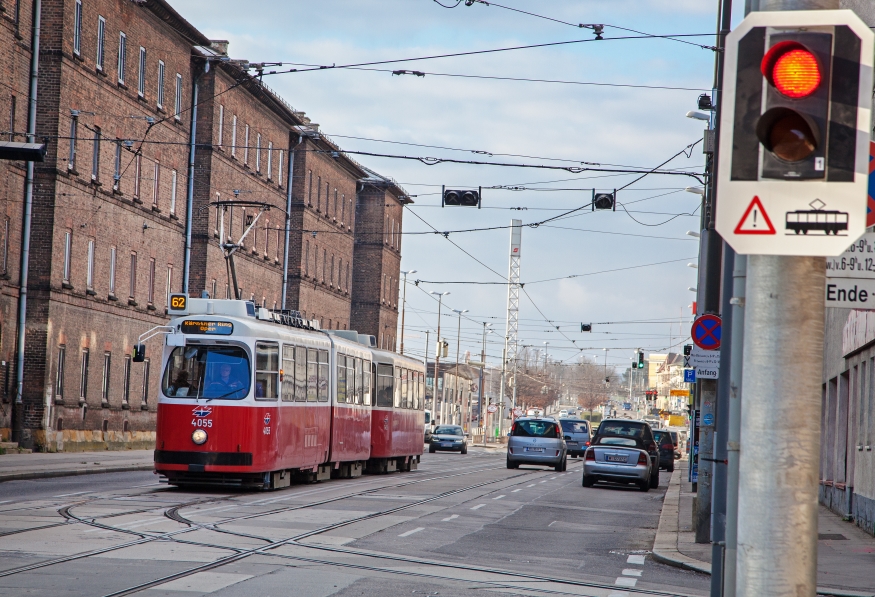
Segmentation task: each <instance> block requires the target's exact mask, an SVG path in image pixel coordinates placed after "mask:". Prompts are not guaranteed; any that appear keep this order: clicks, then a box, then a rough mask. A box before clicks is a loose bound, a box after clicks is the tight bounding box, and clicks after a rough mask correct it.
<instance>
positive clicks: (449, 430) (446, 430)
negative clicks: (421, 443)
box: [434, 426, 462, 435]
mask: <svg viewBox="0 0 875 597" xmlns="http://www.w3.org/2000/svg"><path fill="white" fill-rule="evenodd" d="M434 434H435V435H462V428H461V427H449V426H443V427H438V428H437V429H435V430H434Z"/></svg>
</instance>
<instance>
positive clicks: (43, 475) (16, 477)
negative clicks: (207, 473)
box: [0, 462, 155, 483]
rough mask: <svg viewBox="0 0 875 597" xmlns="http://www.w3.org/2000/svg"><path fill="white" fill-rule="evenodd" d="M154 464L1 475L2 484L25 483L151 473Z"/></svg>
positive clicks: (0, 481)
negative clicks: (141, 472) (38, 480)
mask: <svg viewBox="0 0 875 597" xmlns="http://www.w3.org/2000/svg"><path fill="white" fill-rule="evenodd" d="M154 468H155V465H154V463H151V462H150V463H148V464H128V465H122V466H104V467H101V468H69V469H62V470H50V471H29V472H26V473H0V483H2V482H3V481H24V480H28V479H51V478H53V477H76V476H79V475H97V474H100V473H129V472H133V471H151V470H153V469H154Z"/></svg>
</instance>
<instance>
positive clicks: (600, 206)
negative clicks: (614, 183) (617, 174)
mask: <svg viewBox="0 0 875 597" xmlns="http://www.w3.org/2000/svg"><path fill="white" fill-rule="evenodd" d="M592 210H593V211H596V210H600V211H607V210H610V211H617V190H616V189H614V192H613V193H596V192H595V189H593V191H592Z"/></svg>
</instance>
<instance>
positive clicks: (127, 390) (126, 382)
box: [122, 354, 131, 404]
mask: <svg viewBox="0 0 875 597" xmlns="http://www.w3.org/2000/svg"><path fill="white" fill-rule="evenodd" d="M130 400H131V355H129V354H126V355H125V367H124V373H123V375H122V401H123V402H124V403H125V404H128V403H129V402H130Z"/></svg>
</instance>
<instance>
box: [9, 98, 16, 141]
mask: <svg viewBox="0 0 875 597" xmlns="http://www.w3.org/2000/svg"><path fill="white" fill-rule="evenodd" d="M15 104H16V101H15V96H14V95H13V96H10V97H9V140H10V141H15Z"/></svg>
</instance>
